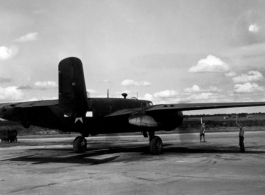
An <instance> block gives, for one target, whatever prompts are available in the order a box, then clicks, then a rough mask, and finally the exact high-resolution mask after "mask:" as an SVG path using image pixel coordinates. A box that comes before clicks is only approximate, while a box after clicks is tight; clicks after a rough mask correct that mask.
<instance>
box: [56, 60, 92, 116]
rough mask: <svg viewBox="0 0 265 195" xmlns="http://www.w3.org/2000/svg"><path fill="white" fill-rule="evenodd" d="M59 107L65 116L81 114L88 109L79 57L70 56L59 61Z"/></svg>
mask: <svg viewBox="0 0 265 195" xmlns="http://www.w3.org/2000/svg"><path fill="white" fill-rule="evenodd" d="M59 107H60V109H61V111H62V112H63V114H65V115H67V116H73V117H78V116H83V115H85V113H86V111H87V110H88V103H87V93H86V84H85V78H84V72H83V65H82V62H81V60H80V59H78V58H75V57H70V58H66V59H63V60H62V61H61V62H60V63H59Z"/></svg>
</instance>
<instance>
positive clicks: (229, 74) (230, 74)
mask: <svg viewBox="0 0 265 195" xmlns="http://www.w3.org/2000/svg"><path fill="white" fill-rule="evenodd" d="M225 76H227V77H233V76H236V73H235V72H233V71H231V72H228V73H226V74H225Z"/></svg>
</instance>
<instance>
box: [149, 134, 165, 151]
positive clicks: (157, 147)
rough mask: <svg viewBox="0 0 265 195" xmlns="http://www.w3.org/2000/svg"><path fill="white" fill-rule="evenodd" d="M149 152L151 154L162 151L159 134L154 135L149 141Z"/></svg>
mask: <svg viewBox="0 0 265 195" xmlns="http://www.w3.org/2000/svg"><path fill="white" fill-rule="evenodd" d="M149 147H150V152H151V154H161V153H162V151H163V142H162V139H161V138H160V137H159V136H154V137H153V139H152V140H151V141H150V145H149Z"/></svg>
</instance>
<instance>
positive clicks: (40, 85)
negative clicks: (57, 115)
mask: <svg viewBox="0 0 265 195" xmlns="http://www.w3.org/2000/svg"><path fill="white" fill-rule="evenodd" d="M34 87H35V88H37V89H42V90H45V89H49V88H56V87H57V84H56V82H54V81H43V82H41V81H37V82H36V83H35V84H34Z"/></svg>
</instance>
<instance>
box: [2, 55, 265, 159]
mask: <svg viewBox="0 0 265 195" xmlns="http://www.w3.org/2000/svg"><path fill="white" fill-rule="evenodd" d="M123 95H124V98H90V97H87V92H86V84H85V78H84V73H83V65H82V62H81V60H80V59H78V58H75V57H69V58H66V59H63V60H62V61H61V62H60V63H59V98H58V100H44V101H29V102H16V103H2V104H0V118H3V119H6V120H10V121H16V122H20V123H21V124H22V126H23V127H25V128H28V127H29V126H30V125H35V126H39V127H44V128H52V129H60V130H62V131H65V132H78V133H80V134H81V135H80V136H78V137H76V138H75V140H74V141H73V149H74V151H75V152H84V151H85V150H86V148H87V140H86V139H85V137H88V136H93V135H97V134H110V133H127V132H142V133H143V135H144V137H148V136H149V147H150V153H151V154H160V153H162V150H163V143H162V139H161V138H160V137H159V136H155V132H156V131H158V130H165V131H172V130H174V129H175V128H176V127H178V126H180V125H181V123H182V121H183V114H182V111H188V110H203V109H216V108H232V107H249V106H265V102H237V103H190V104H188V103H187V104H160V105H153V104H152V102H151V101H146V100H137V99H126V94H123Z"/></svg>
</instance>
